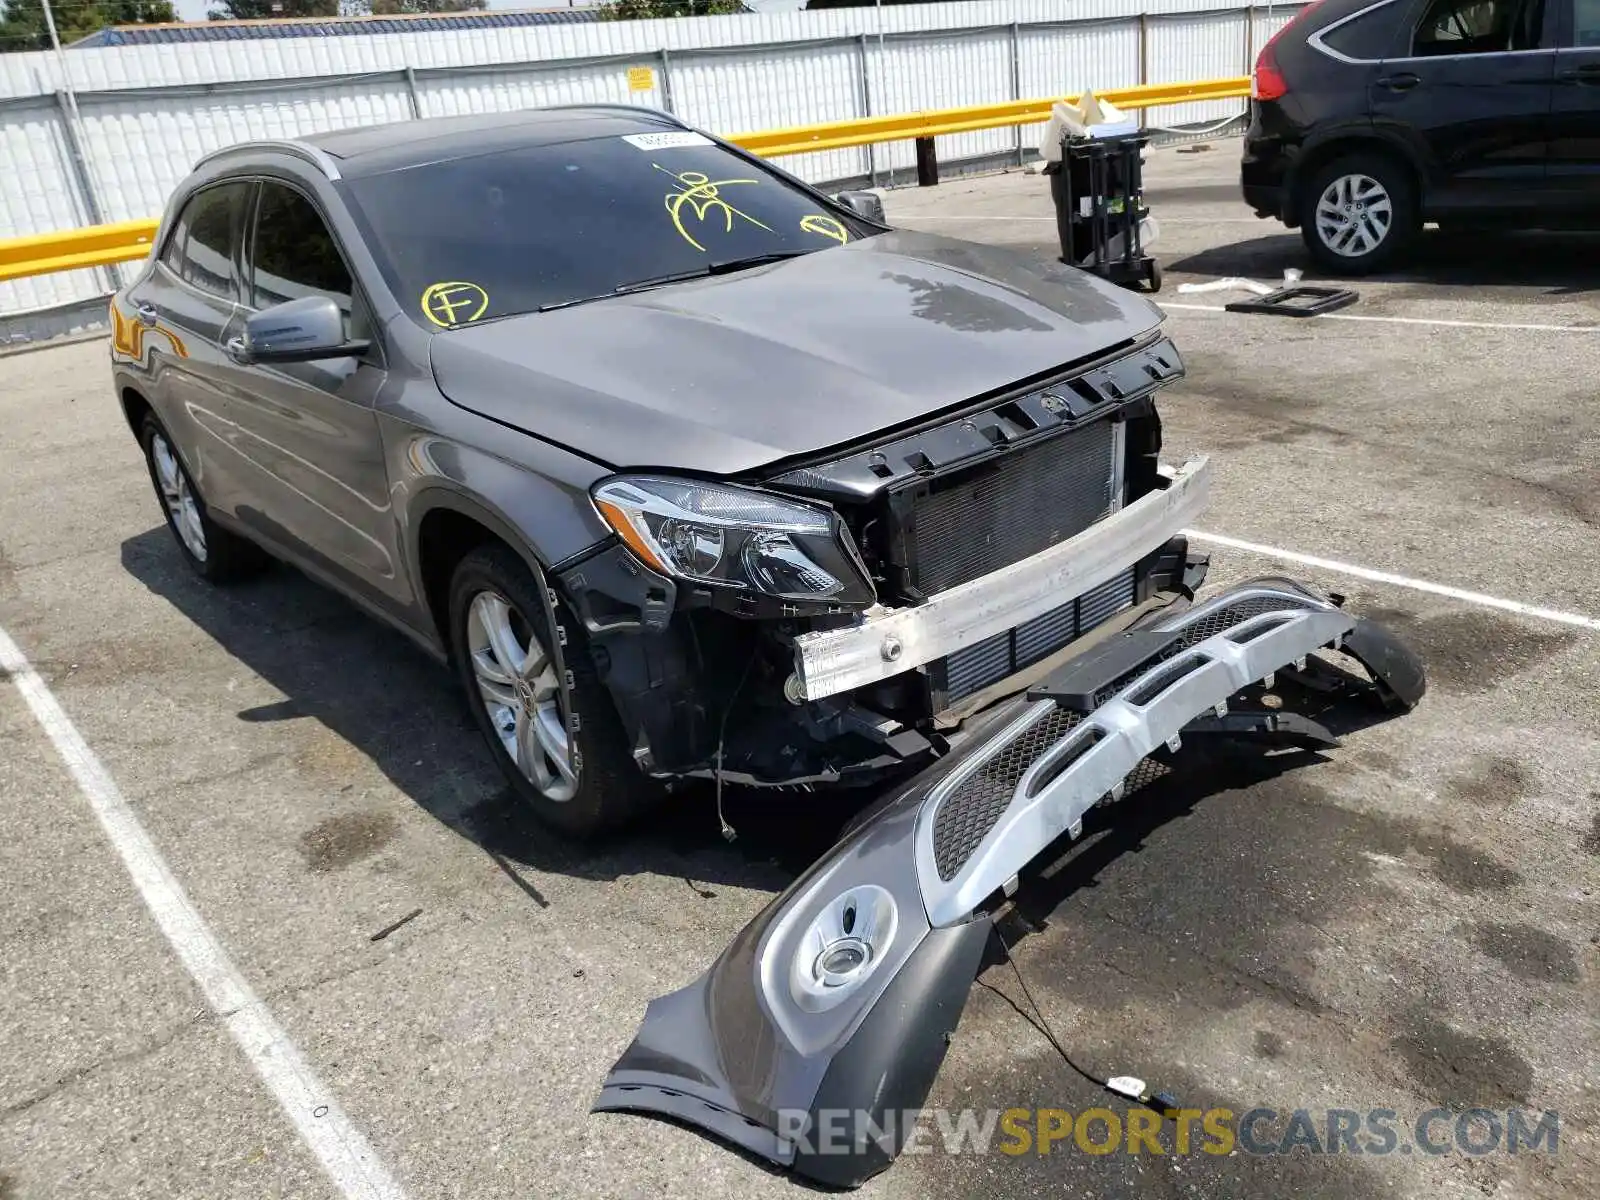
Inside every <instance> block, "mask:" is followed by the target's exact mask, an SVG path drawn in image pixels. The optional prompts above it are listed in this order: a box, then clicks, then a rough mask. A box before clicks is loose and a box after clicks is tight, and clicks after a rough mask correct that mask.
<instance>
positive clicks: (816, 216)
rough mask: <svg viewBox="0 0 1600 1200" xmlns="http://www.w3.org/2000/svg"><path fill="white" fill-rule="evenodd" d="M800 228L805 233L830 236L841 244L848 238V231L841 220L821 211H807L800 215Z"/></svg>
mask: <svg viewBox="0 0 1600 1200" xmlns="http://www.w3.org/2000/svg"><path fill="white" fill-rule="evenodd" d="M800 228H801V229H803V230H805V232H807V233H820V234H821V235H822V236H823V237H825V238H832V239H833V240H834V241H836V242H838V243H839V244H840V245H841V246H842V245H844V244H845V243H846V242H848V241H849V240H850V233H849V231H848V230H847V229H845V227H844V224H843V222H841V221H839V220H837V219H836V218H834V217H828V216H824V215H823V214H822V213H807V214H806V215H805V216H803V217H801V218H800Z"/></svg>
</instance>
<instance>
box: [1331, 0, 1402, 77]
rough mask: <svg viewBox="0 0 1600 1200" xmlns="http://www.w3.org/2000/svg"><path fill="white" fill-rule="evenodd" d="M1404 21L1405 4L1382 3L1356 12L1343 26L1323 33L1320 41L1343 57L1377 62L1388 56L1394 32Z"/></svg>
mask: <svg viewBox="0 0 1600 1200" xmlns="http://www.w3.org/2000/svg"><path fill="white" fill-rule="evenodd" d="M1404 19H1405V5H1403V4H1399V3H1395V2H1393V0H1391V3H1388V4H1384V5H1381V6H1379V7H1378V8H1372V9H1368V10H1367V11H1366V12H1363V13H1357V14H1356V15H1355V16H1354V17H1350V18H1348V19H1346V20H1345V21H1344V23H1343V24H1337V23H1336V24H1335V26H1334V27H1333V28H1329V29H1324V30H1323V31H1322V42H1323V44H1324V45H1325V46H1327V47H1328V48H1329V49H1330V50H1336V51H1338V52H1339V53H1340V54H1342V55H1344V56H1345V57H1346V58H1354V59H1357V60H1359V61H1361V62H1376V61H1378V60H1379V59H1381V58H1385V57H1387V56H1388V54H1389V52H1390V51H1391V50H1392V49H1393V48H1394V44H1395V42H1396V41H1398V40H1399V38H1397V37H1396V31H1397V29H1398V27H1399V26H1400V25H1401V23H1402V22H1403V21H1404Z"/></svg>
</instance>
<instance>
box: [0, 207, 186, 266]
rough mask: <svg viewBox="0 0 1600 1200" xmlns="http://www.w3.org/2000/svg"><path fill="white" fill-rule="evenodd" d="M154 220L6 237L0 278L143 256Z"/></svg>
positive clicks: (0, 251)
mask: <svg viewBox="0 0 1600 1200" xmlns="http://www.w3.org/2000/svg"><path fill="white" fill-rule="evenodd" d="M156 224H157V222H155V221H153V220H146V221H118V222H117V223H116V224H115V225H90V226H89V227H88V228H86V229H63V230H61V231H60V232H57V233H36V234H33V235H31V236H29V237H20V238H7V239H5V240H3V241H0V281H4V280H7V279H21V278H22V277H23V276H25V275H48V274H50V273H51V272H53V271H75V270H77V269H79V268H80V267H103V266H105V265H106V264H107V263H119V262H130V261H132V260H133V259H136V258H143V257H144V256H145V255H147V254H149V253H150V243H151V242H152V241H154V240H155V236H156Z"/></svg>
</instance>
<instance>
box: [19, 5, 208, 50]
mask: <svg viewBox="0 0 1600 1200" xmlns="http://www.w3.org/2000/svg"><path fill="white" fill-rule="evenodd" d="M50 12H51V14H52V15H53V16H54V17H55V19H56V36H57V37H59V38H60V39H61V44H62V45H63V46H66V45H69V44H71V43H72V42H75V41H77V40H78V39H79V38H85V37H88V36H89V35H90V34H91V33H93V32H94V31H95V30H97V29H104V28H105V27H106V26H107V25H158V24H161V23H162V22H164V21H176V20H177V19H178V18H177V15H176V14H175V13H174V12H173V11H172V4H171V2H170V0H51V4H50ZM48 49H50V27H49V26H48V25H47V24H46V22H45V19H44V3H43V0H0V52H3V51H8V50H10V51H16V50H48Z"/></svg>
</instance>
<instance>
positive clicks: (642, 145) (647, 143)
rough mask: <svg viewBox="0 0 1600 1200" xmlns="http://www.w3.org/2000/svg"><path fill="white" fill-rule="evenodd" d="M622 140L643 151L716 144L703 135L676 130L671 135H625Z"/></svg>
mask: <svg viewBox="0 0 1600 1200" xmlns="http://www.w3.org/2000/svg"><path fill="white" fill-rule="evenodd" d="M622 140H623V141H625V142H627V143H628V145H630V146H637V147H639V149H641V150H668V149H671V148H672V147H673V146H710V145H713V144H714V143H713V142H712V140H711V139H710V138H708V137H707V136H706V135H705V134H703V133H692V132H690V131H689V130H687V129H675V130H673V131H672V132H671V133H625V134H623V135H622Z"/></svg>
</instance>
